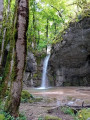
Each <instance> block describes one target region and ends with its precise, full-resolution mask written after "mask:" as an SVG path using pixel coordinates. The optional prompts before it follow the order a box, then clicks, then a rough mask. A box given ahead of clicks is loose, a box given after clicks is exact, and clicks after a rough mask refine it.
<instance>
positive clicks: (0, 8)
mask: <svg viewBox="0 0 90 120" xmlns="http://www.w3.org/2000/svg"><path fill="white" fill-rule="evenodd" d="M2 19H3V0H0V67H1V48H2V47H1V39H2V37H1V28H2Z"/></svg>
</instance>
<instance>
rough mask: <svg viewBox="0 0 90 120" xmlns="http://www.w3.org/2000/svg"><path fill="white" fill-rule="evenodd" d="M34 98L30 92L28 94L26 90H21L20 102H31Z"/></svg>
mask: <svg viewBox="0 0 90 120" xmlns="http://www.w3.org/2000/svg"><path fill="white" fill-rule="evenodd" d="M34 99H35V98H34V97H33V95H32V94H30V93H29V92H28V91H25V90H23V91H22V93H21V102H22V103H26V102H30V103H32V102H33V100H34Z"/></svg>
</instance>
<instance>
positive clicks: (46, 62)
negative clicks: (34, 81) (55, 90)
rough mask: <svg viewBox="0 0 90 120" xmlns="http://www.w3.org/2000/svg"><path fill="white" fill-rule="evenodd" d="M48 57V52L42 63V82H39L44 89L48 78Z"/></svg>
mask: <svg viewBox="0 0 90 120" xmlns="http://www.w3.org/2000/svg"><path fill="white" fill-rule="evenodd" d="M49 58H50V54H48V55H47V56H46V57H45V60H44V63H43V74H42V83H41V88H42V89H45V88H47V87H48V78H47V67H48V61H49Z"/></svg>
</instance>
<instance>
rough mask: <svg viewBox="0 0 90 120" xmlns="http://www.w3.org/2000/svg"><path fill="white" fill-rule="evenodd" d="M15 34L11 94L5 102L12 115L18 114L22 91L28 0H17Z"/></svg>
mask: <svg viewBox="0 0 90 120" xmlns="http://www.w3.org/2000/svg"><path fill="white" fill-rule="evenodd" d="M17 4H18V5H17V6H18V10H17V36H16V42H15V57H14V66H13V70H12V71H13V73H12V85H11V95H10V96H9V97H8V99H7V102H6V107H5V110H6V111H8V112H10V114H11V115H12V116H14V117H18V115H19V111H18V110H19V105H20V98H21V91H22V80H23V72H24V66H25V59H26V57H25V56H26V31H27V25H28V24H27V23H28V0H18V3H17Z"/></svg>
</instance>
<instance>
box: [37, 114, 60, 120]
mask: <svg viewBox="0 0 90 120" xmlns="http://www.w3.org/2000/svg"><path fill="white" fill-rule="evenodd" d="M38 120H62V119H61V118H58V117H55V116H52V115H47V116H45V117H39V118H38Z"/></svg>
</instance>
